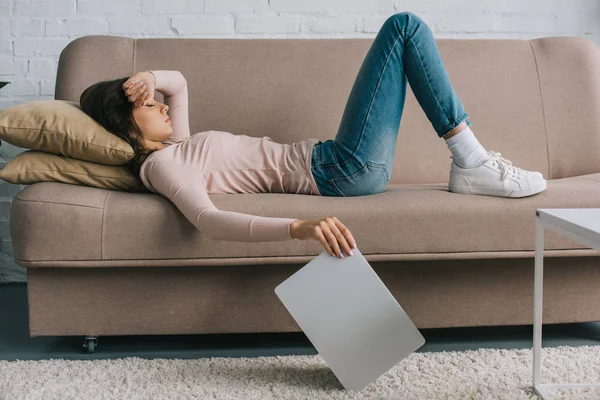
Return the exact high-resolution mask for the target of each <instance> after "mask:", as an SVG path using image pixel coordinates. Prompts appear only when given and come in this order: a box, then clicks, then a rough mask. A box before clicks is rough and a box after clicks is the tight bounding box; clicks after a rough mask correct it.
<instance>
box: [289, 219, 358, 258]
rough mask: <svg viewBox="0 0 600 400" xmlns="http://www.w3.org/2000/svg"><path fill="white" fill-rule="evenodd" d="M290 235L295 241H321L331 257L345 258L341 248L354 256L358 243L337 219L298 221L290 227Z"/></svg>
mask: <svg viewBox="0 0 600 400" xmlns="http://www.w3.org/2000/svg"><path fill="white" fill-rule="evenodd" d="M290 233H291V235H292V237H293V238H294V239H300V240H306V239H315V240H317V241H319V242H320V243H321V244H322V245H323V247H324V248H325V250H327V253H329V255H330V256H332V257H335V256H334V254H333V253H334V252H335V254H337V256H338V257H340V258H344V256H343V254H342V252H341V249H340V247H342V248H343V249H344V251H345V252H346V254H348V255H349V256H352V250H351V248H352V249H356V241H355V240H354V237H353V236H352V233H350V230H349V229H348V228H346V226H345V225H344V224H343V223H342V222H341V221H340V220H339V219H337V218H336V217H325V218H322V219H311V220H301V219H297V220H295V221H293V222H292V224H291V226H290Z"/></svg>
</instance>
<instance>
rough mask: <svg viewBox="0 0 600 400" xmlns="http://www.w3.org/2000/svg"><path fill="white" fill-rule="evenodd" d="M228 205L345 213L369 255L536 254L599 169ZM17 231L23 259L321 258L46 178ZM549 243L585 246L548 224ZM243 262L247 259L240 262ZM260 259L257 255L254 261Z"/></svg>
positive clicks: (294, 213) (16, 214) (18, 204)
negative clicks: (544, 215)
mask: <svg viewBox="0 0 600 400" xmlns="http://www.w3.org/2000/svg"><path fill="white" fill-rule="evenodd" d="M210 196H211V200H212V201H213V202H214V204H215V206H216V207H217V208H219V209H221V210H228V211H235V212H243V213H248V214H252V215H261V216H266V217H290V218H299V219H316V218H323V217H326V216H336V217H338V218H339V219H340V221H342V222H343V223H344V224H345V225H346V226H347V227H348V228H349V229H350V231H351V232H352V234H353V236H354V238H355V239H356V241H357V245H358V248H359V249H360V250H361V252H362V253H363V254H397V255H404V257H403V258H404V259H406V254H412V255H415V257H416V256H417V255H421V256H422V255H423V254H431V255H433V254H440V253H454V254H456V256H455V257H456V258H460V257H461V255H460V254H463V255H468V254H470V253H473V252H511V251H512V252H514V251H533V249H534V224H535V210H536V209H537V208H572V207H574V208H596V207H600V173H596V174H589V175H582V176H577V177H569V178H563V179H555V180H549V181H548V186H547V189H546V191H544V192H542V193H540V194H537V195H535V196H531V197H525V198H520V199H506V198H498V197H490V196H472V195H463V194H456V193H451V192H449V191H448V190H447V184H389V185H388V187H387V189H386V191H385V192H383V193H379V194H375V195H370V196H359V197H327V196H311V195H297V194H294V195H290V194H285V193H260V194H212V195H210ZM10 231H11V236H12V240H13V247H14V257H15V260H16V262H17V263H18V264H19V265H22V266H25V267H32V266H123V265H136V266H149V265H150V266H151V265H158V264H160V265H162V266H168V265H211V264H214V265H217V264H224V263H227V262H229V261H227V260H228V259H232V258H236V260H235V262H236V263H237V264H240V262H243V263H248V264H252V263H253V260H252V258H256V257H282V258H281V259H279V262H286V261H290V260H291V259H290V258H289V257H293V256H299V257H300V256H316V255H318V254H320V253H321V252H322V251H324V249H323V248H322V246H321V245H320V243H318V242H316V241H314V240H306V241H300V240H290V241H284V242H254V243H253V242H232V241H213V240H210V239H208V238H207V237H206V236H205V235H204V234H203V233H202V231H198V230H196V228H195V227H194V226H193V225H192V224H191V223H190V222H189V221H188V220H187V219H186V218H185V217H184V216H183V215H182V214H181V213H180V212H179V210H177V208H176V207H175V206H174V205H173V204H172V203H171V202H170V201H169V200H168V199H167V198H165V197H163V196H161V195H158V194H153V193H132V192H123V191H113V190H106V189H99V188H93V187H86V186H78V185H71V184H65V183H59V182H39V183H35V184H32V185H30V186H28V187H26V188H25V189H24V190H22V191H21V192H19V193H18V194H17V195H16V196H15V198H14V199H13V202H12V209H11V219H10ZM545 246H546V247H545V248H546V249H547V250H550V249H585V246H582V245H580V244H577V243H574V242H572V241H570V240H568V239H565V238H563V237H562V236H559V235H557V234H554V233H553V232H548V231H546V235H545ZM240 259H243V261H242V260H240ZM254 262H256V259H255V261H254Z"/></svg>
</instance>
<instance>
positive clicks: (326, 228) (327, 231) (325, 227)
mask: <svg viewBox="0 0 600 400" xmlns="http://www.w3.org/2000/svg"><path fill="white" fill-rule="evenodd" d="M328 220H329V219H326V220H323V221H321V224H320V225H321V230H322V231H323V234H324V235H325V238H326V239H327V241H328V242H329V245H330V246H331V248H332V249H333V252H334V253H335V254H336V255H337V256H338V257H340V258H344V257H343V255H342V252H341V250H340V245H339V244H338V240H337V238H336V236H335V235H334V234H333V233H332V232H331V229H332V226H330V223H329V222H328Z"/></svg>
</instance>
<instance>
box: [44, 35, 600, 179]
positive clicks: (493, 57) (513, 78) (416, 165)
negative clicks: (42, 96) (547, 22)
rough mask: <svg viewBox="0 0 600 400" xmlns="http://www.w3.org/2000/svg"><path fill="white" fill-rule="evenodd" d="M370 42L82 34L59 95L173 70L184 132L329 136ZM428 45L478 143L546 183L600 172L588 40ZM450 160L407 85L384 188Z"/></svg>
mask: <svg viewBox="0 0 600 400" xmlns="http://www.w3.org/2000/svg"><path fill="white" fill-rule="evenodd" d="M372 41H373V39H371V38H368V39H365V38H346V39H224V38H218V39H217V38H140V39H134V38H128V37H119V36H105V35H91V36H83V37H80V38H77V39H75V40H73V41H72V42H71V43H69V44H68V45H67V46H66V47H65V49H63V51H62V53H61V55H60V58H59V64H58V71H57V80H56V90H55V99H58V100H70V101H79V96H80V94H81V93H82V92H83V90H84V89H85V88H87V87H88V86H89V85H91V84H93V83H95V82H97V81H100V80H106V79H116V78H120V77H126V76H131V75H132V74H133V73H134V72H136V71H143V70H146V69H171V70H179V71H181V72H182V73H183V75H184V76H185V77H186V79H187V81H188V89H189V110H190V128H191V134H194V133H197V132H202V131H206V130H222V131H228V132H231V133H234V134H244V135H251V136H269V137H271V138H272V139H273V140H274V141H276V142H280V143H293V142H294V141H298V140H301V139H304V138H317V139H320V140H321V141H325V140H327V139H333V138H334V137H335V135H336V133H337V129H338V126H339V123H340V120H341V117H342V114H343V111H344V108H345V106H346V101H347V99H348V95H349V93H350V90H351V88H352V84H353V83H354V79H355V78H356V74H357V72H358V70H359V68H360V66H361V64H362V61H363V59H364V57H365V55H366V53H367V51H368V49H369V47H370V45H371V43H372ZM436 43H437V44H438V48H439V51H440V54H441V56H442V59H443V61H444V65H445V67H446V69H447V71H448V75H449V76H450V80H451V82H452V85H453V87H454V90H455V91H456V93H457V94H458V96H459V97H460V99H461V100H462V102H463V105H464V107H465V110H466V111H467V113H468V114H469V119H470V121H471V123H472V126H471V129H472V130H473V132H475V134H476V135H477V137H478V139H479V141H480V142H481V143H482V144H483V146H484V147H485V148H486V149H488V150H495V151H498V152H500V153H501V154H502V156H504V157H506V158H508V159H509V160H511V161H513V163H514V164H515V165H518V166H519V167H522V168H526V169H532V170H537V171H540V172H542V173H543V174H544V176H545V177H549V178H551V179H556V178H563V177H569V176H575V175H582V174H588V173H595V172H600V156H599V155H600V49H599V48H598V47H597V46H596V45H595V44H594V42H592V41H590V40H587V39H584V38H579V37H547V38H538V39H532V40H523V39H436ZM156 99H157V100H159V101H162V100H163V99H162V96H161V95H160V94H157V96H156ZM398 101H400V98H399V99H398ZM449 155H450V153H449V151H448V149H447V147H446V145H445V143H444V140H443V139H440V138H438V137H437V135H436V133H435V131H434V130H433V128H432V126H431V123H430V122H429V120H428V119H427V118H426V116H425V114H424V112H423V111H422V109H421V108H420V106H419V104H418V102H417V101H416V99H415V97H414V94H413V93H412V90H411V88H410V85H408V86H407V92H406V103H405V108H404V112H403V116H402V120H401V124H400V129H399V138H398V141H397V147H396V153H395V160H394V169H393V171H392V174H391V181H390V183H442V182H447V181H448V173H449V168H450V161H451V160H450V157H449Z"/></svg>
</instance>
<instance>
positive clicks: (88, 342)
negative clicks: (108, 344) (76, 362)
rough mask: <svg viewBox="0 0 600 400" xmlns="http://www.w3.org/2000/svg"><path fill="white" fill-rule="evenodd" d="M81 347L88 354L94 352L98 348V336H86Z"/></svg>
mask: <svg viewBox="0 0 600 400" xmlns="http://www.w3.org/2000/svg"><path fill="white" fill-rule="evenodd" d="M83 347H84V348H85V351H86V352H88V353H93V352H95V351H96V347H98V336H86V337H85V340H84V343H83Z"/></svg>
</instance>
